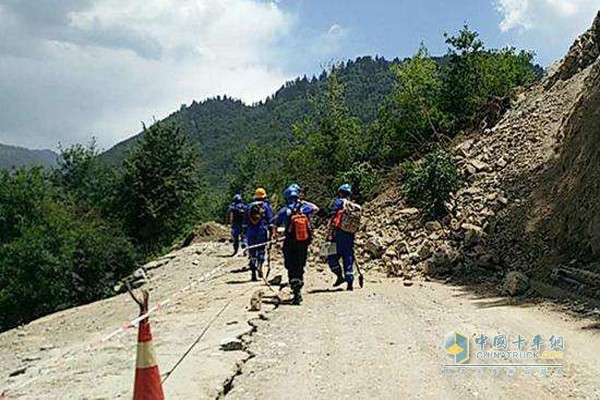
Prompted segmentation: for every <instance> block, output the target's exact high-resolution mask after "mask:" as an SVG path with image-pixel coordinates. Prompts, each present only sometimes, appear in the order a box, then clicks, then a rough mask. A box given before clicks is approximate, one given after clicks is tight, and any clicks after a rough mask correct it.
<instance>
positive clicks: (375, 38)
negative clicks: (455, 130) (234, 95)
mask: <svg viewBox="0 0 600 400" xmlns="http://www.w3.org/2000/svg"><path fill="white" fill-rule="evenodd" d="M503 3H504V4H505V5H504V6H503ZM519 3H521V4H526V5H528V7H527V8H520V6H519ZM553 3H554V4H553ZM556 3H563V4H565V6H564V7H565V10H561V7H560V6H556ZM569 4H572V5H573V7H574V8H575V9H574V10H569V7H568V6H569ZM279 5H280V6H281V7H282V8H283V9H285V10H289V11H290V12H292V13H294V14H295V15H296V16H297V18H298V20H299V21H300V23H299V25H300V27H299V31H300V32H302V34H301V35H299V36H297V37H296V38H292V39H291V40H290V42H291V43H289V44H290V45H291V47H293V46H294V44H295V45H296V47H301V46H302V43H298V38H312V40H314V38H315V37H317V36H318V35H319V34H322V33H323V32H327V31H328V30H329V29H330V28H331V27H332V26H335V27H336V29H337V31H338V35H339V38H338V40H337V42H336V44H335V45H333V44H332V45H330V48H331V49H334V50H333V51H331V53H330V54H329V56H330V57H333V58H336V59H345V58H354V57H356V56H360V55H365V54H371V55H373V54H379V55H383V56H385V57H386V58H394V57H401V58H402V57H406V56H410V55H411V54H412V53H413V52H414V51H415V50H416V49H417V47H418V45H419V43H420V42H421V41H423V42H424V43H425V45H426V46H427V47H428V48H429V50H430V52H431V53H432V54H435V55H441V54H443V53H445V51H446V46H445V43H444V38H443V34H444V32H449V33H453V32H456V31H457V30H458V29H460V28H461V27H462V26H463V24H465V23H467V24H468V25H469V26H470V27H471V28H472V29H474V30H477V31H478V32H479V33H480V35H481V37H482V39H483V40H484V42H485V43H486V44H487V45H488V47H503V46H506V45H511V46H516V47H518V48H524V49H527V50H532V51H534V52H535V53H536V61H537V62H539V63H540V64H542V65H543V66H547V65H549V64H550V63H552V62H553V61H555V60H557V59H560V58H561V57H562V56H563V55H564V54H565V52H566V51H567V49H568V48H569V46H570V45H571V44H572V43H573V40H574V39H575V38H576V36H577V35H578V34H579V33H581V32H582V30H584V29H586V28H587V27H588V26H589V25H590V24H591V21H592V20H593V18H594V15H595V13H594V11H596V10H598V8H599V7H600V2H598V1H587V0H575V1H570V0H555V1H552V0H550V1H541V0H540V1H536V0H533V1H531V0H529V1H527V0H524V1H519V0H517V1H511V0H508V1H504V2H502V1H493V0H489V1H488V0H461V1H443V0H423V1H413V0H397V1H386V0H371V1H361V0H345V1H319V0H299V1H292V0H281V1H280V2H279ZM511 12H512V13H513V15H512V20H511V19H510V18H508V19H507V15H508V14H509V13H511ZM503 21H507V22H508V24H509V25H508V27H509V29H502V27H501V24H502V23H503ZM286 44H288V43H286ZM317 61H318V60H317ZM322 61H323V60H321V62H322ZM315 62H316V60H312V59H310V58H302V57H292V58H291V62H290V64H291V65H290V68H292V69H295V70H298V71H302V70H310V69H314V68H317V67H318V65H319V64H315Z"/></svg>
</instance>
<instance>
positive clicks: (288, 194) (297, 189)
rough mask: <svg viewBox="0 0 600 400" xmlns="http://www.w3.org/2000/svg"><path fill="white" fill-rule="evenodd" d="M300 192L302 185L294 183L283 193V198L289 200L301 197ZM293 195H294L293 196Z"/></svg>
mask: <svg viewBox="0 0 600 400" xmlns="http://www.w3.org/2000/svg"><path fill="white" fill-rule="evenodd" d="M300 191H301V189H300V185H298V184H297V183H292V184H291V185H290V186H288V187H287V188H286V189H285V190H284V191H283V198H284V199H286V200H289V199H290V198H291V197H293V196H295V197H300ZM292 193H294V194H293V195H292Z"/></svg>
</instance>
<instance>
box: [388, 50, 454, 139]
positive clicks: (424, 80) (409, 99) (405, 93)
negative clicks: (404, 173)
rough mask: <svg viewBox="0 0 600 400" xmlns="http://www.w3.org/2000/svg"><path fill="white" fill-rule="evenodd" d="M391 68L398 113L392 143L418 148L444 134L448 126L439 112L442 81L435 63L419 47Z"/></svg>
mask: <svg viewBox="0 0 600 400" xmlns="http://www.w3.org/2000/svg"><path fill="white" fill-rule="evenodd" d="M392 69H393V70H394V73H395V75H396V78H397V82H396V88H395V90H394V94H393V99H394V102H395V106H396V107H397V109H398V110H399V115H398V117H397V122H396V126H395V130H396V141H397V142H399V143H402V142H406V143H412V144H413V146H415V145H416V146H417V148H419V147H421V146H422V144H423V143H426V142H428V141H429V140H431V139H432V138H437V137H438V136H439V135H440V134H441V133H444V132H445V131H446V129H447V125H448V116H447V115H446V113H445V112H444V110H443V109H442V101H441V100H442V91H443V81H442V77H441V75H440V71H439V67H438V64H437V63H436V62H435V61H434V60H432V59H431V57H430V56H429V52H428V51H427V49H426V48H425V46H424V45H423V44H421V47H419V50H418V51H417V53H416V54H415V55H414V56H413V57H412V58H411V59H409V60H407V61H405V62H403V63H402V64H400V65H394V66H393V67H392Z"/></svg>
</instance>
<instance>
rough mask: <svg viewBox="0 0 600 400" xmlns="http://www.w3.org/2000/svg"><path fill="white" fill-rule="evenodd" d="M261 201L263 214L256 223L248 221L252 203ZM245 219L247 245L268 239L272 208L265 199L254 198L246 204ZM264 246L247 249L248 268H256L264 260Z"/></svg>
mask: <svg viewBox="0 0 600 400" xmlns="http://www.w3.org/2000/svg"><path fill="white" fill-rule="evenodd" d="M258 202H261V203H262V206H263V208H264V216H263V217H262V218H261V220H260V221H259V222H258V223H257V224H252V223H251V222H250V215H249V214H250V209H251V208H252V206H253V204H255V203H258ZM246 219H247V220H248V228H247V231H246V236H247V237H246V239H247V241H248V246H253V245H256V244H259V243H265V242H266V241H267V240H269V228H270V225H271V221H272V220H273V209H272V208H271V205H270V204H269V202H268V201H266V200H255V201H254V202H252V203H250V204H248V210H247V211H246ZM265 249H266V245H265V246H261V247H258V248H254V249H250V250H249V251H248V256H249V258H250V269H251V270H253V271H254V270H256V269H257V268H259V267H260V266H261V265H262V264H263V263H264V262H265Z"/></svg>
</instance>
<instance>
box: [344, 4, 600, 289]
mask: <svg viewBox="0 0 600 400" xmlns="http://www.w3.org/2000/svg"><path fill="white" fill-rule="evenodd" d="M583 42H585V46H584V45H583V44H582V45H580V46H579V47H577V46H576V47H577V48H582V47H581V46H583V48H584V50H583V54H584V55H585V56H583V55H582V54H579V55H578V56H573V57H570V56H567V57H566V58H565V60H563V63H562V64H561V66H559V68H558V69H557V72H555V74H554V75H550V76H548V77H546V78H545V79H544V81H542V82H540V83H539V84H537V85H535V86H534V87H532V88H530V89H528V90H527V91H526V92H524V93H522V94H521V95H519V97H518V98H517V99H516V100H515V101H514V102H513V104H512V105H511V108H510V109H509V110H508V111H507V112H506V114H505V115H504V116H503V117H502V119H501V120H500V122H499V123H498V124H497V125H496V126H494V127H493V128H491V129H485V130H484V131H482V132H476V133H474V134H472V135H471V136H470V137H468V138H466V139H464V138H463V140H462V141H460V140H459V141H457V142H456V143H455V145H454V147H453V153H454V157H455V161H456V163H457V165H458V167H459V169H460V171H461V173H462V176H463V178H464V179H463V185H462V187H461V188H460V189H459V190H458V191H457V192H456V193H454V194H453V196H452V201H451V202H450V204H447V207H448V209H449V210H450V211H451V212H450V214H449V215H448V216H446V217H444V218H442V219H440V220H439V221H425V220H423V215H422V214H421V211H420V210H419V209H416V208H413V207H410V205H408V204H407V203H406V202H405V200H404V198H403V196H402V193H401V190H400V189H399V187H401V185H402V182H401V180H399V181H395V182H389V184H390V186H391V187H390V188H389V189H388V190H385V191H384V192H383V193H382V194H381V195H380V196H379V197H378V198H376V199H375V200H374V201H372V202H371V203H369V204H367V205H366V207H365V209H364V218H365V221H364V227H363V229H362V230H361V232H359V234H358V235H357V242H356V243H357V248H358V251H357V253H358V256H359V259H366V260H369V261H368V263H367V268H379V269H381V270H383V271H385V272H387V273H388V274H389V275H393V276H402V277H404V279H405V280H412V279H415V278H419V277H423V276H438V277H440V276H441V277H448V276H455V275H462V276H465V277H469V278H471V279H473V280H474V281H480V282H483V281H492V282H493V281H496V282H498V283H500V282H502V281H505V282H506V285H505V289H506V291H507V292H508V293H510V294H512V295H519V294H522V293H524V292H525V291H526V290H527V289H528V287H529V280H528V279H527V276H525V275H523V273H524V274H528V275H530V274H536V272H535V268H536V266H537V265H538V264H539V259H540V258H541V257H542V256H543V255H544V254H546V253H547V252H548V250H549V249H548V247H549V246H550V244H549V243H548V241H547V240H546V238H545V237H544V235H543V232H541V233H540V232H536V227H537V224H538V222H539V221H537V220H536V218H538V217H539V218H543V216H544V212H543V211H544V210H540V209H539V207H540V204H539V202H537V199H536V198H535V194H536V192H535V190H536V187H537V186H539V185H541V183H540V180H539V177H540V176H541V175H543V174H542V173H543V172H545V171H547V170H548V169H549V168H550V166H552V164H553V161H554V160H555V159H556V158H557V151H558V150H559V149H560V148H561V146H562V145H563V139H564V134H563V129H562V128H563V127H562V124H563V121H564V120H566V119H567V118H568V116H569V115H570V113H571V111H572V109H573V107H574V105H575V104H576V103H577V101H578V99H579V98H580V97H581V96H582V95H584V93H585V80H586V78H587V76H588V75H589V71H590V69H591V68H592V67H593V65H595V64H598V63H600V62H599V61H597V58H598V54H600V51H596V50H595V49H600V14H599V17H598V18H597V20H596V22H594V27H593V28H592V29H591V30H590V31H588V32H587V33H586V34H585V35H584V36H583V37H582V39H579V40H578V43H583ZM574 46H575V45H574ZM586 49H587V50H586ZM590 49H591V50H590ZM573 51H574V50H572V52H573ZM570 54H571V53H570ZM590 57H591V58H592V60H590ZM574 60H575V61H574ZM577 60H579V61H577ZM569 63H571V64H573V63H577V65H578V66H577V68H576V69H577V70H576V71H575V73H572V74H567V73H565V71H567V70H569V69H572V67H569V65H567V64H569ZM594 63H595V64H594ZM590 65H591V66H590ZM550 83H551V84H550ZM506 271H519V272H514V273H512V272H511V273H510V274H506ZM539 275H540V276H541V275H543V273H539ZM546 275H548V274H546ZM526 287H527V288H526Z"/></svg>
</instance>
